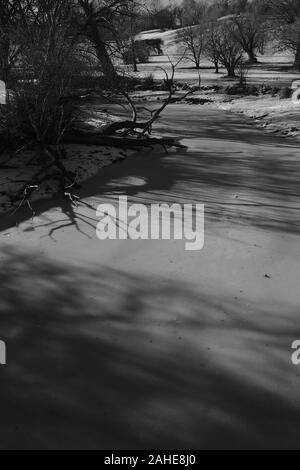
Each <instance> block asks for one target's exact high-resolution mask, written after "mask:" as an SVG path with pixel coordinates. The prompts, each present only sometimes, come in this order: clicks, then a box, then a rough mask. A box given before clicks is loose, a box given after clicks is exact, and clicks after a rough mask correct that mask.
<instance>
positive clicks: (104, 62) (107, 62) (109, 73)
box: [94, 35, 117, 78]
mask: <svg viewBox="0 0 300 470" xmlns="http://www.w3.org/2000/svg"><path fill="white" fill-rule="evenodd" d="M94 45H95V48H96V53H97V57H98V59H99V61H100V63H101V66H102V71H103V73H104V75H105V76H106V77H107V78H117V72H116V70H115V68H114V65H113V63H112V61H111V58H110V56H109V54H108V52H107V49H106V46H105V44H104V42H103V41H102V40H101V38H100V37H99V36H98V35H97V38H96V39H95V41H94Z"/></svg>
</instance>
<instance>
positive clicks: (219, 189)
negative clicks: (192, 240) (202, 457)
mask: <svg viewBox="0 0 300 470" xmlns="http://www.w3.org/2000/svg"><path fill="white" fill-rule="evenodd" d="M156 128H157V131H158V132H160V133H162V134H164V135H170V136H181V138H182V143H183V144H184V145H186V149H176V150H174V151H171V152H169V154H165V153H164V152H157V151H156V152H154V153H152V154H148V155H143V154H142V153H138V154H135V155H133V156H131V157H129V158H127V159H126V160H125V161H123V162H121V163H120V165H117V166H115V167H113V166H110V167H107V168H106V169H105V171H100V172H99V173H98V174H97V175H95V176H94V177H93V178H91V179H90V180H89V181H88V184H86V185H84V186H83V188H82V189H81V191H80V196H81V201H82V202H81V203H80V205H79V206H78V207H72V206H71V205H70V204H67V201H62V200H55V201H42V202H40V203H38V204H37V205H36V207H35V209H36V216H35V218H34V219H33V220H31V218H30V212H29V211H28V209H27V210H23V211H20V212H19V213H18V214H15V216H13V217H7V218H5V217H2V218H1V229H0V242H1V243H0V263H1V270H0V288H1V297H0V309H1V316H0V332H1V336H0V337H1V339H2V340H5V341H6V343H7V355H8V364H7V366H5V367H3V368H0V376H1V388H0V403H1V424H0V447H1V448H2V449H76V448H77V449H78V448H84V449H116V448H117V449H168V448H169V449H170V448H172V449H216V448H217V449H220V448H231V449H232V448H235V449H245V448H252V449H253V448H263V449H266V448H277V449H281V448H285V449H289V448H295V449H296V448H299V432H300V400H299V385H300V372H299V366H298V367H297V366H295V365H293V364H292V362H291V354H292V350H291V344H292V342H293V341H294V340H295V339H299V332H300V320H299V304H300V297H299V295H300V293H299V266H300V260H299V253H300V249H299V231H300V226H299V210H300V198H299V175H300V160H299V145H298V144H295V143H294V142H293V141H292V140H291V139H289V138H282V137H279V136H276V135H271V134H268V133H265V132H264V131H263V130H261V129H257V128H256V127H255V126H254V123H253V120H251V119H247V118H246V117H244V116H239V115H237V114H235V113H230V112H228V111H224V110H220V109H216V108H215V107H214V106H206V107H204V106H189V105H171V106H170V107H169V108H168V109H167V110H166V112H165V114H164V116H163V117H162V119H161V120H160V121H159V123H157V126H156ZM120 194H126V195H127V196H128V198H129V200H130V201H131V202H139V203H144V204H146V205H149V203H151V202H155V203H157V202H160V203H161V202H168V203H175V202H176V203H180V204H183V203H187V202H188V203H204V204H205V207H206V209H205V211H206V216H205V220H206V225H205V246H204V249H203V250H202V251H200V252H186V251H185V249H184V243H183V242H181V241H178V240H177V241H172V240H171V241H159V240H158V241H155V240H153V241H150V240H149V241H146V240H140V241H130V240H128V241H126V240H116V241H111V242H109V241H108V242H107V243H106V242H100V241H99V240H98V239H97V237H96V225H97V223H98V222H99V219H98V218H97V217H96V209H97V207H98V205H99V204H101V203H103V202H104V201H105V202H106V201H107V202H112V203H114V202H115V203H117V198H118V196H119V195H120Z"/></svg>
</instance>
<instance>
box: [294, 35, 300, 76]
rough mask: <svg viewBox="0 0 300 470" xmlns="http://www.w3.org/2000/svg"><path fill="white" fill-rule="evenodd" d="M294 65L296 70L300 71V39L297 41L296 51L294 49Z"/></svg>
mask: <svg viewBox="0 0 300 470" xmlns="http://www.w3.org/2000/svg"><path fill="white" fill-rule="evenodd" d="M294 67H295V69H296V70H299V71H300V40H299V42H298V47H297V51H296V56H295V62H294Z"/></svg>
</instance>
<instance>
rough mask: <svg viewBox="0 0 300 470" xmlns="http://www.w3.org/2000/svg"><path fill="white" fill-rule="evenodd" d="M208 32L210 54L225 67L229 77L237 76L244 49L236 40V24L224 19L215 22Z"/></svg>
mask: <svg viewBox="0 0 300 470" xmlns="http://www.w3.org/2000/svg"><path fill="white" fill-rule="evenodd" d="M208 34H209V35H210V40H208V49H207V50H208V55H209V56H210V57H212V58H213V60H214V61H218V63H220V64H222V65H223V66H224V67H225V69H226V70H227V73H228V77H231V78H234V77H236V74H235V70H236V68H237V66H238V65H239V63H240V62H241V60H242V58H243V49H242V47H241V45H240V43H239V42H238V41H237V40H236V37H235V26H234V24H233V23H232V22H231V21H224V20H222V21H220V20H219V21H218V22H213V23H212V24H211V26H210V32H208Z"/></svg>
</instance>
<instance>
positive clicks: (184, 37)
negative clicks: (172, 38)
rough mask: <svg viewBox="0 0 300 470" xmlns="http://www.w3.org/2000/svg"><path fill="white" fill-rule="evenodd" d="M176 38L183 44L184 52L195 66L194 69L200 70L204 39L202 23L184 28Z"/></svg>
mask: <svg viewBox="0 0 300 470" xmlns="http://www.w3.org/2000/svg"><path fill="white" fill-rule="evenodd" d="M178 37H179V38H180V39H181V41H182V42H183V44H184V46H185V48H186V51H187V52H188V53H189V58H190V60H191V61H192V62H193V63H194V64H195V67H196V69H200V61H201V56H202V53H203V51H204V47H205V37H206V34H205V27H204V25H203V23H200V24H199V25H196V26H186V27H185V28H183V29H181V30H180V31H179V33H178Z"/></svg>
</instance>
